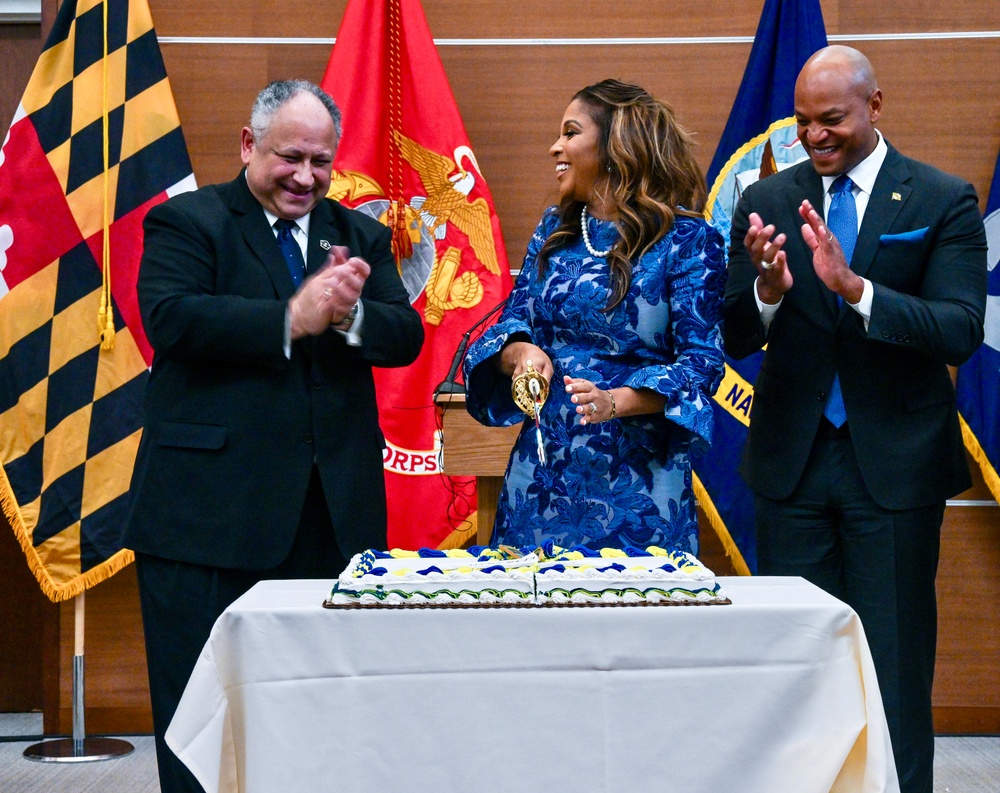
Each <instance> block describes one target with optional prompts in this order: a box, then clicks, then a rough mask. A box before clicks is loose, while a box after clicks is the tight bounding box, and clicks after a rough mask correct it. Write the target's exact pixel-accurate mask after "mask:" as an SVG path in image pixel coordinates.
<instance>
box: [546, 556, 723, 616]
mask: <svg viewBox="0 0 1000 793" xmlns="http://www.w3.org/2000/svg"><path fill="white" fill-rule="evenodd" d="M648 550H649V551H655V552H656V553H655V554H654V553H650V554H649V555H646V556H628V555H626V554H625V553H623V552H620V551H615V550H610V549H605V550H604V551H602V556H600V557H597V558H594V557H590V556H575V555H574V554H573V553H568V554H564V555H562V556H558V557H557V558H556V559H553V560H551V561H543V562H541V563H540V564H539V567H538V571H537V573H536V574H535V600H536V602H538V603H549V602H552V603H668V602H670V603H685V602H694V603H713V602H718V601H723V600H725V599H726V596H725V594H724V593H723V592H722V589H721V588H720V587H719V585H718V584H717V583H716V581H715V576H714V575H713V574H712V571H711V570H709V569H708V568H707V567H705V566H704V565H703V564H702V563H701V562H699V561H698V559H697V558H695V557H694V556H693V555H692V554H689V553H684V552H680V551H664V550H663V549H660V548H651V549H648ZM567 557H569V558H567Z"/></svg>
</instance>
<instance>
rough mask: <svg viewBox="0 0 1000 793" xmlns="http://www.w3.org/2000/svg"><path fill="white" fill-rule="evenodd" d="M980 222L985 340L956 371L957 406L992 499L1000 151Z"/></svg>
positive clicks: (999, 426) (999, 463)
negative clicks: (985, 274)
mask: <svg viewBox="0 0 1000 793" xmlns="http://www.w3.org/2000/svg"><path fill="white" fill-rule="evenodd" d="M984 221H985V223H986V239H987V242H988V244H989V253H988V254H987V266H988V267H989V282H988V286H987V296H986V339H985V340H984V341H983V344H982V346H980V348H979V349H978V350H977V351H976V353H975V354H974V355H973V356H972V357H971V358H970V359H969V360H968V361H967V362H966V363H965V364H964V365H963V366H962V368H961V369H959V370H958V409H959V412H960V413H961V418H962V434H963V435H964V436H965V448H967V449H968V450H969V453H970V454H971V455H972V456H973V457H974V458H975V459H976V462H978V463H979V467H980V468H981V469H982V471H983V479H984V480H985V481H986V485H987V487H989V489H990V492H991V493H993V497H994V498H995V499H997V500H1000V476H998V475H997V469H998V468H1000V267H997V263H998V261H1000V155H998V156H997V164H996V168H995V170H994V172H993V185H992V186H991V187H990V196H989V199H988V200H987V202H986V217H985V218H984Z"/></svg>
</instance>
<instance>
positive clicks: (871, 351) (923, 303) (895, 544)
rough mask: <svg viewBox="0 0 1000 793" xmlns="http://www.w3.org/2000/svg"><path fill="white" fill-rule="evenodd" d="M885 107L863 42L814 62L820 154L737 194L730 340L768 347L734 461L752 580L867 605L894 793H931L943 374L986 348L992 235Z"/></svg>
mask: <svg viewBox="0 0 1000 793" xmlns="http://www.w3.org/2000/svg"><path fill="white" fill-rule="evenodd" d="M881 110H882V93H881V91H880V90H879V88H878V84H877V83H876V80H875V74H874V71H873V70H872V66H871V64H870V63H869V62H868V59H867V58H865V56H864V55H862V54H861V53H860V52H858V51H857V50H854V49H851V48H848V47H841V46H832V47H827V48H825V49H823V50H820V51H819V52H817V53H816V54H815V55H813V56H812V58H810V59H809V61H808V62H807V63H806V64H805V66H804V67H803V69H802V71H801V73H800V74H799V77H798V80H797V82H796V86H795V115H796V120H797V122H798V135H799V140H800V141H801V143H802V146H803V148H804V150H805V152H806V154H808V156H809V162H803V163H801V164H799V165H796V166H794V167H792V168H789V169H787V170H785V171H782V172H781V173H778V174H776V175H773V176H770V177H767V178H765V179H762V180H760V181H759V182H757V183H756V184H754V185H752V186H751V187H749V188H748V189H747V190H746V192H745V193H744V195H743V196H742V198H741V200H740V203H739V205H738V207H737V210H736V213H735V216H734V219H733V226H732V239H731V249H730V263H729V278H728V282H727V288H726V305H725V324H724V339H725V344H726V348H727V352H728V353H729V354H730V355H732V356H733V357H735V358H742V357H745V356H747V355H749V354H751V353H753V352H755V351H757V350H759V349H760V348H761V347H762V346H764V345H765V344H766V345H767V348H766V352H765V354H764V360H763V363H762V366H761V369H760V373H759V375H758V378H757V382H756V387H755V395H754V402H753V412H752V417H751V422H750V431H749V436H748V440H747V446H746V449H745V454H744V460H743V466H742V473H743V475H744V477H745V478H746V480H747V481H748V483H749V484H750V486H751V488H752V489H753V490H754V493H755V494H756V501H755V507H756V527H757V543H758V545H757V552H758V558H759V565H760V572H761V573H763V574H765V575H801V576H804V577H805V578H807V579H809V580H810V581H812V582H813V583H815V584H817V585H819V586H821V587H822V588H823V589H825V590H827V591H828V592H830V593H832V594H833V595H835V596H837V597H839V598H841V599H842V600H844V601H846V602H847V603H848V604H849V605H851V606H852V607H853V608H854V609H855V610H856V611H857V612H858V614H859V616H860V617H861V621H862V624H863V625H864V629H865V633H866V635H867V637H868V641H869V644H870V645H871V649H872V655H873V657H874V661H875V666H876V669H877V672H878V681H879V687H880V689H881V692H882V699H883V702H884V704H885V710H886V716H887V718H888V723H889V730H890V733H891V736H892V744H893V752H894V754H895V758H896V767H897V769H898V772H899V778H900V783H901V787H902V790H903V791H904V793H931V791H932V788H933V782H932V779H933V755H934V732H933V723H932V713H931V685H932V682H933V676H934V656H935V644H936V618H937V612H936V600H935V592H934V577H935V574H936V571H937V562H938V550H939V544H940V542H939V541H940V530H941V521H942V518H943V514H944V506H945V500H946V499H947V498H949V497H950V496H953V495H955V494H957V493H959V492H961V491H962V490H964V489H966V488H968V487H969V486H970V484H971V481H970V477H969V472H968V467H967V464H966V460H965V452H964V448H963V444H962V437H961V433H960V430H959V423H958V415H957V412H956V408H955V393H954V388H953V386H952V381H951V378H950V376H949V372H948V365H949V364H950V365H956V366H957V365H958V364H960V363H962V362H963V361H964V360H966V359H967V358H968V357H969V356H970V355H971V354H972V353H973V352H974V351H975V349H976V348H977V347H978V346H979V344H980V342H981V341H982V339H983V319H984V311H985V303H986V236H985V232H984V230H983V223H982V217H981V215H980V212H979V206H978V203H977V200H976V194H975V191H974V190H973V188H972V186H971V185H969V184H967V183H966V182H964V181H962V180H960V179H958V178H956V177H953V176H949V175H947V174H944V173H942V172H941V171H939V170H937V169H935V168H932V167H930V166H928V165H925V164H923V163H920V162H916V161H915V160H911V159H909V158H907V157H904V156H902V155H901V154H899V153H898V152H897V151H896V150H895V149H893V148H892V147H891V146H889V145H888V144H887V143H886V141H885V140H884V139H883V137H882V135H881V134H880V133H879V132H878V130H877V129H876V128H875V124H876V122H877V121H878V118H879V115H880V113H881Z"/></svg>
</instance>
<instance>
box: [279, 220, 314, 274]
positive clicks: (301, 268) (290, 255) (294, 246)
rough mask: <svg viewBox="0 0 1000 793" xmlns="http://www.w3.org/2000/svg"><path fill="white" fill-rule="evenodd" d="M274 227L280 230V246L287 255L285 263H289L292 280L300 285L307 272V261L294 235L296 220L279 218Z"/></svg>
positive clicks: (283, 253) (284, 254) (285, 255)
mask: <svg viewBox="0 0 1000 793" xmlns="http://www.w3.org/2000/svg"><path fill="white" fill-rule="evenodd" d="M274 227H275V228H276V229H277V230H278V247H279V248H281V253H282V255H283V256H284V257H285V264H287V265H288V272H289V273H291V275H292V280H293V281H294V282H295V285H296V286H298V285H299V284H301V283H302V279H303V278H304V277H305V274H306V261H305V259H303V258H302V249H301V248H300V247H299V244H298V243H297V242H296V241H295V237H294V236H292V229H293V228H295V221H294V220H285V219H284V218H279V219H278V220H276V221H275V223H274Z"/></svg>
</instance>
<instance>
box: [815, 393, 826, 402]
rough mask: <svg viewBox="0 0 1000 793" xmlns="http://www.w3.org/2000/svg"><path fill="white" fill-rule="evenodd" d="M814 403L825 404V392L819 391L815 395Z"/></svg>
mask: <svg viewBox="0 0 1000 793" xmlns="http://www.w3.org/2000/svg"><path fill="white" fill-rule="evenodd" d="M816 401H817V402H826V391H820V392H819V393H818V394H817V395H816Z"/></svg>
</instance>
